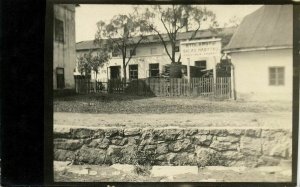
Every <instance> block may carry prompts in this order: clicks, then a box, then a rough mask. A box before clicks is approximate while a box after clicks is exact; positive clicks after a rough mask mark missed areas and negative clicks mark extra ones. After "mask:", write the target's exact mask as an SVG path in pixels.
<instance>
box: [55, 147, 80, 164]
mask: <svg viewBox="0 0 300 187" xmlns="http://www.w3.org/2000/svg"><path fill="white" fill-rule="evenodd" d="M74 159H75V152H74V151H69V150H63V149H54V160H57V161H70V160H74Z"/></svg>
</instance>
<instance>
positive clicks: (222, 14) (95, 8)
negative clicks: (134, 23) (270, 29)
mask: <svg viewBox="0 0 300 187" xmlns="http://www.w3.org/2000/svg"><path fill="white" fill-rule="evenodd" d="M199 6H203V5H199ZM205 6H206V7H207V8H208V9H209V10H212V11H213V12H214V13H215V14H216V18H217V21H218V23H219V25H220V26H223V25H224V23H227V22H228V21H229V19H230V18H232V17H234V16H237V17H238V18H241V19H242V18H243V17H244V16H246V15H248V14H250V13H252V12H253V11H255V10H257V9H258V8H260V7H261V6H262V5H205ZM131 7H132V6H131V5H95V4H94V5H93V4H90V5H86V4H81V5H80V6H79V7H77V8H76V13H75V14H76V17H75V24H76V26H75V28H76V42H80V41H84V40H93V39H94V37H95V33H96V31H97V26H96V23H97V22H98V21H100V20H103V21H108V20H110V19H111V18H112V17H113V16H114V15H118V14H126V13H129V12H131V11H132V9H131Z"/></svg>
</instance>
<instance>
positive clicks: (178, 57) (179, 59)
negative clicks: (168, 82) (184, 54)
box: [177, 54, 181, 63]
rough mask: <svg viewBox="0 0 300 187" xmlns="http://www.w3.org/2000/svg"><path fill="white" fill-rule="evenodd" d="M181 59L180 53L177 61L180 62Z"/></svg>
mask: <svg viewBox="0 0 300 187" xmlns="http://www.w3.org/2000/svg"><path fill="white" fill-rule="evenodd" d="M180 59H181V54H180V55H179V57H178V60H177V63H179V62H180Z"/></svg>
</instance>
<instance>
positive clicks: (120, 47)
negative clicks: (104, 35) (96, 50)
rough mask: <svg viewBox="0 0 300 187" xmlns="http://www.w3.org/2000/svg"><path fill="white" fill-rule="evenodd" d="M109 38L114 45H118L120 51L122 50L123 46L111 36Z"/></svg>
mask: <svg viewBox="0 0 300 187" xmlns="http://www.w3.org/2000/svg"><path fill="white" fill-rule="evenodd" d="M108 37H109V39H110V40H111V41H112V42H113V43H115V44H117V46H118V48H119V49H122V46H120V44H119V43H118V42H117V41H115V40H114V39H113V38H112V37H111V36H108Z"/></svg>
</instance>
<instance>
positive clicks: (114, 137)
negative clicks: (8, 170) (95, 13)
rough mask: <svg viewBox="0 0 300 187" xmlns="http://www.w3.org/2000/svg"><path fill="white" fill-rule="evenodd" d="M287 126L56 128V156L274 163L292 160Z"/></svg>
mask: <svg viewBox="0 0 300 187" xmlns="http://www.w3.org/2000/svg"><path fill="white" fill-rule="evenodd" d="M291 154H292V133H291V131H290V130H287V129H255V128H253V129H225V128H223V129H220V128H219V129H205V128H202V129H199V128H198V129H197V128H189V129H184V128H170V129H166V128H160V129H158V128H156V129H151V128H144V129H138V128H131V129H128V128H127V129H120V128H106V129H87V128H80V129H78V128H77V129H70V130H69V131H67V132H58V131H56V132H55V133H54V160H57V161H66V160H73V161H74V164H98V165H103V164H108V165H110V164H115V163H123V164H151V165H197V166H211V165H222V166H246V167H256V166H275V165H278V164H279V163H280V162H281V161H282V160H291Z"/></svg>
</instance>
